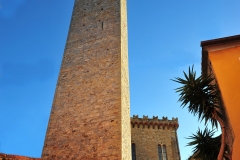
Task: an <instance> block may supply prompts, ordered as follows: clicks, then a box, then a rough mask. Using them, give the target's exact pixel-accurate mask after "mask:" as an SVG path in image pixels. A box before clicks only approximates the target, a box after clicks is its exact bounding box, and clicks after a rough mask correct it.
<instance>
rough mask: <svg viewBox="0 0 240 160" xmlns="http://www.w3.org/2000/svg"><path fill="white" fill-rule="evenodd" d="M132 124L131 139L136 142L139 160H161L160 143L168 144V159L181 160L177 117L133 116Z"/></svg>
mask: <svg viewBox="0 0 240 160" xmlns="http://www.w3.org/2000/svg"><path fill="white" fill-rule="evenodd" d="M131 125H132V129H131V134H132V140H131V141H132V143H135V147H136V159H137V160H159V157H158V145H162V146H163V145H165V146H166V151H167V159H168V160H180V152H179V147H178V138H177V132H176V130H177V128H178V120H177V118H173V119H172V120H168V119H167V117H163V119H158V117H153V118H152V119H149V118H148V117H147V116H143V118H138V116H133V118H131Z"/></svg>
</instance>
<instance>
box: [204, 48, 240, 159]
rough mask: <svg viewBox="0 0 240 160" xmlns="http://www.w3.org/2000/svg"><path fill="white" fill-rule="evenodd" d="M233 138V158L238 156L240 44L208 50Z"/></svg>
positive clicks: (239, 140)
mask: <svg viewBox="0 0 240 160" xmlns="http://www.w3.org/2000/svg"><path fill="white" fill-rule="evenodd" d="M208 53H209V60H210V62H211V64H212V68H213V71H214V74H215V77H216V79H217V81H218V85H219V88H220V90H221V94H222V98H223V102H224V104H225V107H226V110H227V114H228V116H229V120H230V123H231V125H232V128H233V131H234V135H235V140H234V145H233V157H232V158H233V160H237V159H239V157H240V152H239V150H240V127H239V122H240V46H235V47H231V48H225V49H222V50H215V51H211V52H208Z"/></svg>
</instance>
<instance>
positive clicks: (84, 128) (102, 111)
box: [42, 0, 131, 160]
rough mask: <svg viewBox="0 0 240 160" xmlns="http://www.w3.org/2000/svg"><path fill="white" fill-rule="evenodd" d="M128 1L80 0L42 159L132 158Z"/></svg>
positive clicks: (66, 48) (73, 19)
mask: <svg viewBox="0 0 240 160" xmlns="http://www.w3.org/2000/svg"><path fill="white" fill-rule="evenodd" d="M126 22H127V19H126V1H125V0H91V1H89V0H76V1H75V5H74V9H73V15H72V20H71V25H70V29H69V34H68V39H67V42H66V47H65V51H64V55H63V60H62V65H61V69H60V74H59V77H58V82H57V87H56V91H55V96H54V101H53V105H52V110H51V115H50V119H49V124H48V129H47V133H46V137H45V143H44V147H43V152H42V159H58V160H59V159H74V160H75V159H111V160H114V159H116V160H119V159H126V160H129V159H131V158H130V157H131V154H130V150H131V148H130V145H131V136H130V135H131V134H130V129H131V128H130V123H129V122H130V115H129V85H128V83H129V82H128V66H127V65H128V63H127V61H128V59H127V23H126Z"/></svg>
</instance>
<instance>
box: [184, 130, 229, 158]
mask: <svg viewBox="0 0 240 160" xmlns="http://www.w3.org/2000/svg"><path fill="white" fill-rule="evenodd" d="M214 133H215V131H214V130H209V129H208V128H207V127H206V128H205V129H204V131H201V130H200V129H198V131H197V133H196V134H192V136H190V137H188V139H192V141H191V142H189V143H188V144H187V146H194V148H193V156H191V158H194V159H196V160H201V159H204V160H214V159H217V156H218V153H219V149H220V146H221V135H219V136H217V137H213V135H214ZM191 158H190V159H191ZM225 158H226V157H225Z"/></svg>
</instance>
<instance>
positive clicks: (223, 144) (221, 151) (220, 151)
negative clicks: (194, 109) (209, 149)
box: [215, 111, 232, 160]
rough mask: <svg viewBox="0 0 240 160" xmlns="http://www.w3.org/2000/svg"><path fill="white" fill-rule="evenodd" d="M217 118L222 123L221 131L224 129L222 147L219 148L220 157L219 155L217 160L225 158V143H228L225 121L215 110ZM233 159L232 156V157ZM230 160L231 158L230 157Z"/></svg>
mask: <svg viewBox="0 0 240 160" xmlns="http://www.w3.org/2000/svg"><path fill="white" fill-rule="evenodd" d="M215 118H216V120H217V121H218V122H219V124H220V127H221V131H222V135H221V147H220V150H219V153H218V157H217V160H223V155H224V153H225V145H226V142H225V134H226V130H225V123H224V121H223V120H222V119H221V118H219V117H218V116H217V114H216V111H215ZM231 159H232V158H231ZM229 160H230V159H229Z"/></svg>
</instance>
